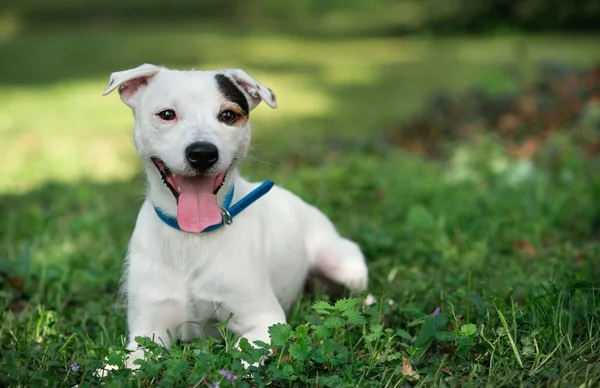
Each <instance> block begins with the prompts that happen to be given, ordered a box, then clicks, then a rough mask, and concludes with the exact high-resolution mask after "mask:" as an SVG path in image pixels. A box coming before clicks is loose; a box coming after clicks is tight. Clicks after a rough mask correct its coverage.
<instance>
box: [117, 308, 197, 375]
mask: <svg viewBox="0 0 600 388" xmlns="http://www.w3.org/2000/svg"><path fill="white" fill-rule="evenodd" d="M135 303H136V304H135V306H131V307H130V308H129V312H128V321H129V322H128V325H129V343H128V344H127V349H129V350H132V351H133V353H131V354H130V355H129V358H128V359H127V364H126V365H127V368H129V369H137V368H139V366H138V365H135V364H134V363H133V362H134V361H135V360H137V359H143V358H144V350H143V349H141V348H139V347H138V344H137V342H136V341H135V338H136V337H148V338H150V339H151V340H152V341H154V342H156V343H157V344H159V345H162V346H165V347H167V348H169V347H170V346H171V338H172V339H173V340H174V341H176V340H177V339H178V328H179V325H181V323H182V322H184V321H185V319H186V318H185V314H184V312H185V302H184V301H182V300H175V299H165V300H160V301H141V300H137V301H136V302H135ZM169 336H170V337H169Z"/></svg>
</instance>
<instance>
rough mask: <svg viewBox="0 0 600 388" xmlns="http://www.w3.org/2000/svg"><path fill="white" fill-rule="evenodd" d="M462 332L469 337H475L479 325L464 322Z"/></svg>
mask: <svg viewBox="0 0 600 388" xmlns="http://www.w3.org/2000/svg"><path fill="white" fill-rule="evenodd" d="M460 334H462V335H464V336H467V337H473V336H474V335H475V334H477V326H476V325H475V324H473V323H467V324H464V325H462V326H461V328H460Z"/></svg>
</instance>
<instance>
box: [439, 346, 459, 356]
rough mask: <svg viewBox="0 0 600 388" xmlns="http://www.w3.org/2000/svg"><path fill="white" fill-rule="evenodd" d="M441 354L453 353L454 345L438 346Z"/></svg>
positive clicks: (454, 350)
mask: <svg viewBox="0 0 600 388" xmlns="http://www.w3.org/2000/svg"><path fill="white" fill-rule="evenodd" d="M440 353H441V354H454V353H456V346H444V347H442V348H440Z"/></svg>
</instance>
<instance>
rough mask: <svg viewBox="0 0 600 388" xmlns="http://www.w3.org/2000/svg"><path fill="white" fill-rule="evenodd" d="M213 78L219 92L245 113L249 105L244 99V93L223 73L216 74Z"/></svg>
mask: <svg viewBox="0 0 600 388" xmlns="http://www.w3.org/2000/svg"><path fill="white" fill-rule="evenodd" d="M215 79H216V81H217V85H218V86H219V90H220V91H221V93H223V95H224V96H225V98H226V99H227V100H229V101H231V102H235V103H236V104H238V105H239V106H240V108H242V110H243V111H244V114H246V115H247V114H248V112H249V110H250V107H249V106H248V100H246V96H244V93H242V91H241V90H240V89H239V88H238V87H237V86H235V84H234V83H233V82H231V80H230V79H229V78H227V77H226V76H224V75H223V74H217V75H216V76H215Z"/></svg>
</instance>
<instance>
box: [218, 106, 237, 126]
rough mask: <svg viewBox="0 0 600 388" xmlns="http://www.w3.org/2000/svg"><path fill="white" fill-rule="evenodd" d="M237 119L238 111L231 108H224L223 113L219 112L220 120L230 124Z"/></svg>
mask: <svg viewBox="0 0 600 388" xmlns="http://www.w3.org/2000/svg"><path fill="white" fill-rule="evenodd" d="M237 119H238V115H237V113H235V112H234V111H232V110H230V109H227V110H224V111H223V112H221V114H219V121H220V122H222V123H225V124H228V125H231V124H233V123H235V121H236V120H237Z"/></svg>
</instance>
